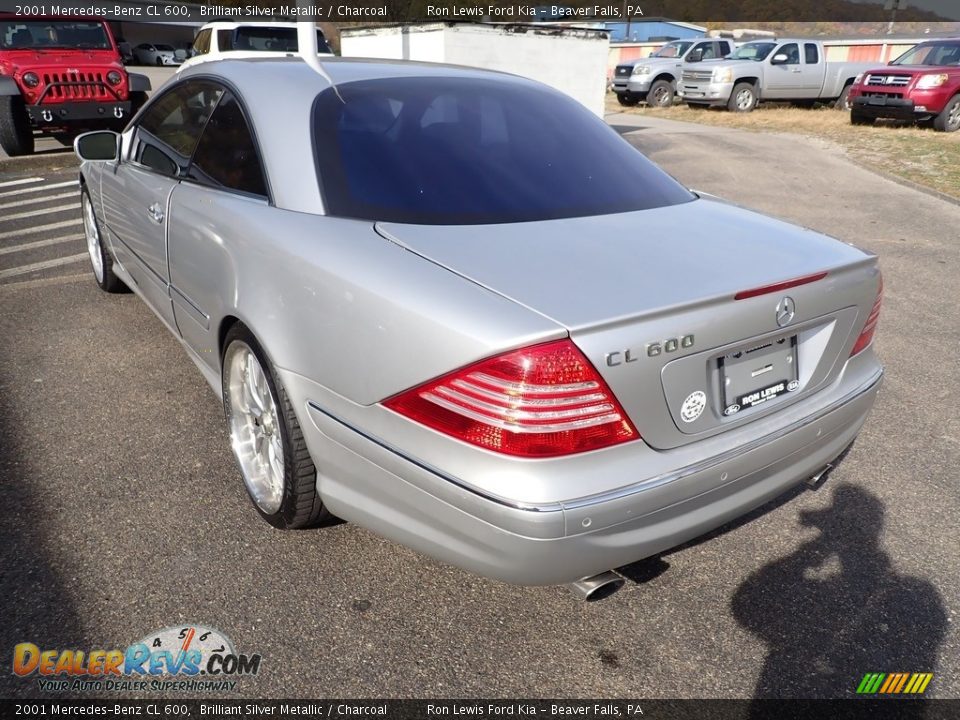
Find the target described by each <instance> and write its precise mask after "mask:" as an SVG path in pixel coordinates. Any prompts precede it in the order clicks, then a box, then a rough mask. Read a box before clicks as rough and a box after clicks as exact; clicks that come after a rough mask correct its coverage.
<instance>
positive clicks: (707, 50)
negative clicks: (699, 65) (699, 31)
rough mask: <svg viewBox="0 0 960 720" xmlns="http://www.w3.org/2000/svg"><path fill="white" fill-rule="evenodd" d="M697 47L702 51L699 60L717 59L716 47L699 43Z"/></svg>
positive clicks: (711, 44) (712, 44) (709, 43)
mask: <svg viewBox="0 0 960 720" xmlns="http://www.w3.org/2000/svg"><path fill="white" fill-rule="evenodd" d="M698 47H699V48H700V49H701V50H702V51H703V55H701V56H700V59H701V60H714V59H716V57H717V51H716V47H717V46H716V45H715V44H714V43H712V42H708V43H700V45H698Z"/></svg>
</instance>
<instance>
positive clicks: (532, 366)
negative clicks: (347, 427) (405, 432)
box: [384, 340, 640, 458]
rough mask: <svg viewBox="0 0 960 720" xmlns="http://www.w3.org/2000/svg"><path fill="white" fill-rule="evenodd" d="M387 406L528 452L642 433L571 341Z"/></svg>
mask: <svg viewBox="0 0 960 720" xmlns="http://www.w3.org/2000/svg"><path fill="white" fill-rule="evenodd" d="M384 405H385V406H386V407H388V408H389V409H391V410H393V411H394V412H397V413H399V414H401V415H403V416H404V417H407V418H410V419H411V420H415V421H416V422H419V423H422V424H423V425H426V426H427V427H430V428H433V429H434V430H437V431H439V432H442V433H444V434H446V435H450V436H452V437H455V438H457V439H459V440H463V441H464V442H468V443H471V444H473V445H478V446H480V447H483V448H486V449H488V450H493V451H494V452H499V453H503V454H505V455H517V456H521V457H536V458H545V457H556V456H558V455H570V454H573V453H579V452H585V451H587V450H597V449H599V448H603V447H608V446H610V445H616V444H617V443H622V442H626V441H628V440H635V439H636V438H638V437H640V434H639V433H638V432H637V431H636V429H635V428H634V427H633V425H632V424H631V423H630V421H629V420H628V419H627V415H626V413H625V412H624V411H623V408H621V407H620V404H619V403H618V402H617V400H616V399H615V398H614V397H613V393H612V392H610V388H608V387H607V384H606V383H605V382H604V381H603V378H601V377H600V375H599V374H598V373H597V371H596V370H595V369H594V368H593V366H592V365H591V364H590V362H589V361H588V360H587V359H586V357H584V355H583V353H581V352H580V350H578V349H577V347H576V346H575V345H574V344H573V343H572V342H571V341H570V340H558V341H556V342H550V343H545V344H543V345H533V346H531V347H528V348H523V349H521V350H514V351H512V352H509V353H506V354H504V355H499V356H497V357H493V358H489V359H487V360H482V361H480V362H478V363H476V364H475V365H470V366H468V367H466V368H464V369H462V370H457V371H456V372H453V373H450V374H449V375H445V376H443V377H441V378H438V379H436V380H431V381H430V382H428V383H426V384H424V385H421V386H420V387H417V388H414V389H412V390H408V391H406V392H403V393H401V394H400V395H396V396H394V397H392V398H390V399H389V400H387V401H385V402H384Z"/></svg>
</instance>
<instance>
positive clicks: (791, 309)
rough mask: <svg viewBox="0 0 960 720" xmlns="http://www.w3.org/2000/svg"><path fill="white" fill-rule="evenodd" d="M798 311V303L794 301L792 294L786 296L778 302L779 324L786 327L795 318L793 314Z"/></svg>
mask: <svg viewBox="0 0 960 720" xmlns="http://www.w3.org/2000/svg"><path fill="white" fill-rule="evenodd" d="M796 313H797V304H796V303H795V302H794V301H793V298H792V297H790V296H787V297H784V298H783V300H781V301H780V302H778V303H777V325H778V326H779V327H786V326H787V325H789V324H790V321H791V320H793V316H794V315H796Z"/></svg>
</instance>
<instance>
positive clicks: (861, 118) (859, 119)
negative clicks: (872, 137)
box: [850, 110, 877, 125]
mask: <svg viewBox="0 0 960 720" xmlns="http://www.w3.org/2000/svg"><path fill="white" fill-rule="evenodd" d="M876 121H877V119H876V118H875V117H872V116H870V115H864V114H863V113H861V112H857V111H856V110H851V111H850V124H851V125H873V124H874V123H875V122H876Z"/></svg>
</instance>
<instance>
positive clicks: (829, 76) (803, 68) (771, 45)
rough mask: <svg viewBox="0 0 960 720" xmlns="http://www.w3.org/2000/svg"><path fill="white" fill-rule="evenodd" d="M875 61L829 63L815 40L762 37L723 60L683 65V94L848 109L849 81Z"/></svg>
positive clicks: (744, 103) (723, 101) (697, 102)
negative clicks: (762, 38) (768, 38)
mask: <svg viewBox="0 0 960 720" xmlns="http://www.w3.org/2000/svg"><path fill="white" fill-rule="evenodd" d="M870 65H871V64H870V63H851V62H828V61H827V60H826V52H825V51H824V48H823V45H822V44H821V43H820V42H818V41H816V40H793V39H785V40H757V41H753V42H749V43H744V44H743V45H742V46H740V47H739V48H737V50H735V51H734V52H733V53H732V54H731V55H730V56H729V57H727V58H724V59H723V60H714V61H706V62H703V63H698V64H696V65H690V64H687V65H684V67H683V75H682V78H681V83H680V84H681V87H680V94H681V96H682V99H683V101H684V102H686V103H687V105H689V106H690V107H708V106H721V107H726V108H727V109H728V110H731V111H733V112H750V111H751V110H753V109H754V108H755V107H756V106H757V104H758V103H760V102H762V101H763V100H776V101H789V102H793V103H795V104H797V105H803V106H811V107H812V106H813V104H814V103H816V102H821V103H833V104H834V105H835V106H836V107H837V108H840V109H845V108H846V106H847V95H848V93H849V91H850V86H851V85H853V81H854V80H855V79H856V77H857V75H859V74H860V73H861V72H863V71H864V70H866V69H867V68H869V67H870Z"/></svg>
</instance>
